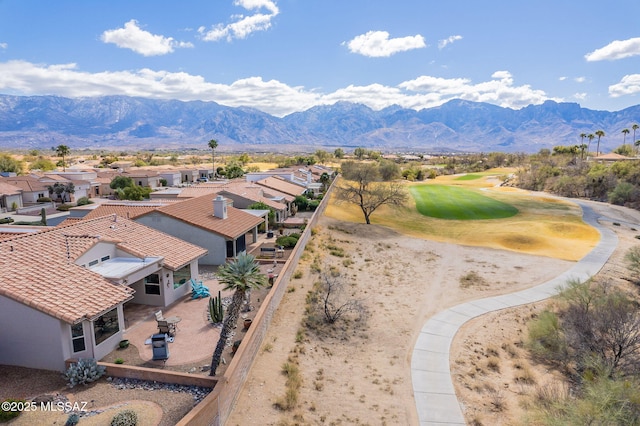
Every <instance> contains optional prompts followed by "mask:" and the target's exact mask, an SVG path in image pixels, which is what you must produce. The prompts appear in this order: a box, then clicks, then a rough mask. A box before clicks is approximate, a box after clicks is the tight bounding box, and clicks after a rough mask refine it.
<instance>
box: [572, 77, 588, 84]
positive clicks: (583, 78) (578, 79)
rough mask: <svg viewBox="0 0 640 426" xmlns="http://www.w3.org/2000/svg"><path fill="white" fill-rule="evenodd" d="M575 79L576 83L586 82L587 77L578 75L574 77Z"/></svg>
mask: <svg viewBox="0 0 640 426" xmlns="http://www.w3.org/2000/svg"><path fill="white" fill-rule="evenodd" d="M573 81H575V82H576V83H584V82H585V81H587V78H586V77H576V78H574V79H573Z"/></svg>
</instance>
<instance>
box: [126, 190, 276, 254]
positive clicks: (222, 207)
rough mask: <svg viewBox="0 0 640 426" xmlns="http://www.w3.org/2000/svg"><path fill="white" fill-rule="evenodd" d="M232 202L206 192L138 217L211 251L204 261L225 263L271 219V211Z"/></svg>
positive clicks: (252, 239) (159, 228)
mask: <svg viewBox="0 0 640 426" xmlns="http://www.w3.org/2000/svg"><path fill="white" fill-rule="evenodd" d="M231 204H232V203H231V200H229V199H227V198H224V197H222V196H218V195H216V194H213V193H212V194H205V195H203V196H200V197H197V198H191V199H187V200H184V201H182V202H179V203H174V204H169V205H166V206H163V207H159V208H157V209H154V210H152V211H149V212H147V213H144V214H142V215H140V216H138V217H136V218H135V220H136V222H139V223H142V224H144V225H147V226H149V227H151V228H155V229H158V230H162V231H163V232H167V233H169V234H171V235H173V236H175V237H177V238H180V239H181V240H184V241H190V242H192V243H193V244H197V245H198V246H201V247H204V248H206V249H207V250H208V254H207V255H206V256H205V257H203V258H202V259H201V260H200V263H201V264H203V265H222V264H224V263H226V261H227V258H233V257H236V256H237V255H238V254H240V253H243V252H245V251H246V249H247V244H251V243H253V242H256V241H257V239H258V226H259V225H260V224H262V223H265V224H266V223H267V220H268V219H267V216H268V211H262V210H255V211H250V210H248V211H247V210H240V209H236V208H234V207H233V206H232V205H231ZM256 215H258V216H256ZM247 237H249V238H250V241H249V242H248V241H247V240H248V238H247Z"/></svg>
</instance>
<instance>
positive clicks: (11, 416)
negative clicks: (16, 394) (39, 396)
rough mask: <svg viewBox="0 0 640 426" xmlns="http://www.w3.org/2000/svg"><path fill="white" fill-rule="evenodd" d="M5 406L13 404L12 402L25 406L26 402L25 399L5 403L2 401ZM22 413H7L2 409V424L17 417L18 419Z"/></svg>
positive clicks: (0, 412)
mask: <svg viewBox="0 0 640 426" xmlns="http://www.w3.org/2000/svg"><path fill="white" fill-rule="evenodd" d="M2 402H3V404H4V403H5V402H8V403H12V402H17V403H21V404H24V403H25V402H26V401H25V400H24V399H12V398H9V399H5V400H4V401H2ZM21 413H22V411H20V410H16V411H5V410H4V408H0V423H6V422H8V421H9V420H11V419H15V418H16V417H18V416H19V415H20V414H21Z"/></svg>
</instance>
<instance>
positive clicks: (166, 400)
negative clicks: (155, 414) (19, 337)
mask: <svg viewBox="0 0 640 426" xmlns="http://www.w3.org/2000/svg"><path fill="white" fill-rule="evenodd" d="M122 388H124V389H122ZM42 395H54V396H56V400H65V398H66V400H69V401H75V402H86V403H87V404H86V409H87V410H89V411H99V410H101V409H104V408H106V407H110V406H115V407H112V408H111V411H112V412H113V414H115V413H117V412H118V410H120V409H123V408H124V405H123V404H124V403H131V402H133V401H149V402H152V403H154V404H157V405H153V404H146V406H145V408H143V409H149V410H160V411H161V412H162V417H161V420H160V422H159V423H158V424H159V425H161V426H173V425H175V424H176V423H177V422H178V421H179V420H180V419H181V418H182V417H184V416H185V415H186V414H187V413H188V412H189V411H190V410H191V409H192V408H193V406H194V405H195V399H194V396H193V395H192V394H190V393H187V392H175V391H174V392H172V391H170V390H166V389H153V388H152V387H151V386H146V388H134V389H130V388H127V385H124V384H123V383H122V382H121V381H120V380H118V379H114V380H113V381H109V380H107V378H102V379H100V380H99V381H98V382H96V383H92V384H89V385H87V386H82V385H81V386H76V387H75V388H73V389H69V388H68V387H67V386H66V382H65V380H64V379H63V378H62V376H61V374H60V373H57V372H55V371H47V370H36V369H29V368H23V367H14V366H5V365H0V400H2V401H4V400H5V399H7V398H13V399H25V400H27V401H31V400H33V399H34V398H37V397H41V396H42ZM154 407H155V408H154ZM138 408H142V407H141V406H140V405H137V406H136V409H138ZM32 414H33V413H26V414H25V413H23V415H21V416H20V419H21V421H20V422H14V423H15V424H26V425H31V424H38V423H40V422H41V421H42V420H45V419H46V417H44V418H43V417H42V413H39V414H40V416H38V417H35V414H38V413H35V414H34V417H30V416H31V415H32ZM55 414H56V413H51V419H50V420H54V421H55V419H54V418H55ZM57 414H58V415H59V414H60V413H57ZM113 414H111V413H109V414H108V415H106V416H101V417H103V418H105V419H108V421H106V424H109V422H110V420H111V418H112V417H113ZM66 416H67V415H66V414H65V415H64V418H65V419H66ZM40 424H42V423H40ZM81 424H82V423H81ZM85 424H86V423H85ZM95 424H101V422H100V421H98V422H97V423H95Z"/></svg>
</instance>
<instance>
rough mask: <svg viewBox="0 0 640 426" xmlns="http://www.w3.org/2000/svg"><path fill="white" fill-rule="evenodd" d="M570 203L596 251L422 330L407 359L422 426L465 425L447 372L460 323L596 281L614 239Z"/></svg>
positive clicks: (589, 213) (588, 211)
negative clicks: (590, 230)
mask: <svg viewBox="0 0 640 426" xmlns="http://www.w3.org/2000/svg"><path fill="white" fill-rule="evenodd" d="M572 201H574V202H576V203H577V204H579V205H580V206H581V207H582V215H583V219H584V221H585V222H586V223H588V224H589V225H592V226H593V227H595V228H596V229H597V230H598V231H599V232H600V242H599V243H598V245H597V246H596V247H595V248H594V249H593V250H592V251H591V252H589V254H587V255H586V256H585V257H583V258H582V259H581V260H579V261H578V262H576V264H575V266H573V267H572V268H570V269H569V270H567V271H566V272H564V273H562V274H561V275H559V276H557V277H555V278H554V279H551V280H549V281H547V282H545V283H544V284H540V285H538V286H536V287H533V288H530V289H527V290H522V291H518V292H516V293H511V294H505V295H502V296H495V297H488V298H485V299H479V300H475V301H472V302H467V303H463V304H461V305H457V306H454V307H452V308H449V309H447V310H445V311H442V312H440V313H438V314H436V315H434V316H433V317H431V318H430V319H429V320H428V321H427V323H426V324H425V325H424V327H422V330H421V331H420V336H419V337H418V340H417V341H416V345H415V347H414V349H413V354H412V356H411V380H412V382H413V394H414V397H415V401H416V407H417V411H418V419H419V421H420V425H421V426H426V425H429V426H436V425H464V424H465V421H464V416H463V414H462V408H461V407H460V404H459V403H458V398H457V397H456V393H455V390H454V387H453V381H452V377H451V370H450V369H449V350H450V348H451V343H452V342H453V338H454V336H455V335H456V333H457V332H458V329H459V328H460V327H461V326H462V325H463V324H464V323H466V322H467V321H469V320H470V319H472V318H475V317H478V316H480V315H484V314H486V313H488V312H492V311H497V310H500V309H505V308H510V307H512V306H519V305H523V304H528V303H534V302H538V301H541V300H544V299H547V298H549V297H551V296H554V295H556V294H557V293H558V288H559V287H561V286H563V285H565V284H566V283H567V281H568V280H570V279H578V280H580V282H583V281H586V280H587V279H589V278H590V277H592V276H593V275H595V274H596V273H597V272H598V271H600V269H601V268H602V267H603V266H604V264H605V263H606V262H607V260H608V259H609V257H610V256H611V254H613V251H614V250H615V248H616V246H617V244H618V237H617V236H616V234H615V233H614V232H613V231H611V230H609V229H607V228H605V227H604V226H601V225H600V224H599V223H598V215H597V214H596V213H595V212H594V211H593V209H592V208H591V207H590V206H589V205H588V204H587V203H583V202H580V201H575V200H572Z"/></svg>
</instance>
